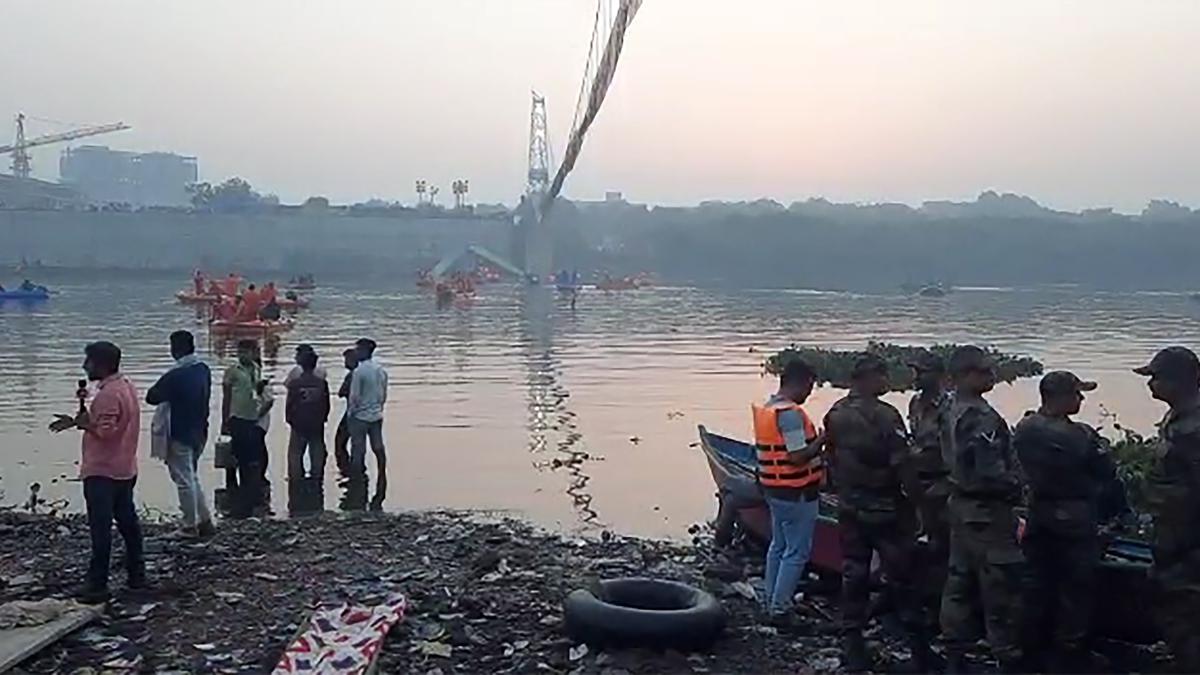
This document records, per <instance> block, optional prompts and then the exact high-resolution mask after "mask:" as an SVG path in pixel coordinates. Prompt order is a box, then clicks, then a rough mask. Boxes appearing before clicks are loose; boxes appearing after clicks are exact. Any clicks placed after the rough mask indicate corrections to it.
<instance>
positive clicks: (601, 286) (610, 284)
mask: <svg viewBox="0 0 1200 675" xmlns="http://www.w3.org/2000/svg"><path fill="white" fill-rule="evenodd" d="M596 289H597V290H601V291H636V290H637V289H638V283H637V280H635V279H631V278H629V277H625V278H623V279H604V280H602V281H600V282H599V283H597V284H596Z"/></svg>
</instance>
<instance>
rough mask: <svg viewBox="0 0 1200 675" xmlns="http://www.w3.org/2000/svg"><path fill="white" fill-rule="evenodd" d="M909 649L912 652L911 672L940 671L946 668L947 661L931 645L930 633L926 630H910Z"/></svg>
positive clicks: (909, 665) (909, 667) (909, 668)
mask: <svg viewBox="0 0 1200 675" xmlns="http://www.w3.org/2000/svg"><path fill="white" fill-rule="evenodd" d="M908 649H909V651H910V652H912V660H911V661H910V662H909V664H908V670H909V671H910V672H913V673H940V672H942V671H943V670H944V669H945V668H946V662H945V661H944V660H943V659H942V658H941V657H940V656H938V655H937V653H935V652H934V651H933V649H931V648H930V647H929V635H928V634H927V633H925V631H924V630H913V631H909V637H908Z"/></svg>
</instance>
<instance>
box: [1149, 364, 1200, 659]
mask: <svg viewBox="0 0 1200 675" xmlns="http://www.w3.org/2000/svg"><path fill="white" fill-rule="evenodd" d="M1134 372H1136V373H1138V374H1139V375H1147V376H1149V377H1150V383H1149V385H1150V393H1151V395H1153V396H1154V398H1156V399H1158V400H1160V401H1163V402H1164V403H1166V404H1167V405H1169V406H1170V407H1171V409H1170V410H1169V411H1168V412H1167V415H1166V417H1164V418H1163V420H1162V422H1160V423H1159V425H1158V448H1157V455H1158V458H1157V461H1156V462H1155V465H1154V469H1153V470H1152V471H1151V472H1150V476H1149V479H1148V481H1147V483H1148V484H1147V489H1146V501H1147V504H1148V506H1149V510H1150V512H1151V513H1152V514H1153V516H1154V540H1153V547H1154V567H1153V568H1152V574H1153V578H1154V580H1155V582H1156V584H1157V586H1158V590H1159V597H1158V598H1156V601H1155V607H1156V609H1157V613H1158V619H1159V623H1160V624H1161V629H1162V631H1163V634H1164V635H1165V636H1166V638H1167V643H1168V644H1169V645H1170V646H1171V651H1172V653H1173V654H1174V655H1175V664H1176V668H1177V669H1178V670H1180V671H1183V672H1193V673H1194V672H1200V628H1198V626H1200V359H1197V358H1196V355H1195V354H1194V353H1193V352H1192V351H1191V350H1190V349H1187V348H1186V347H1168V348H1166V349H1164V350H1162V351H1160V352H1159V353H1158V354H1155V356H1154V358H1153V359H1152V360H1151V361H1150V363H1149V364H1147V365H1146V366H1143V367H1141V368H1138V369H1137V370H1135V371H1134Z"/></svg>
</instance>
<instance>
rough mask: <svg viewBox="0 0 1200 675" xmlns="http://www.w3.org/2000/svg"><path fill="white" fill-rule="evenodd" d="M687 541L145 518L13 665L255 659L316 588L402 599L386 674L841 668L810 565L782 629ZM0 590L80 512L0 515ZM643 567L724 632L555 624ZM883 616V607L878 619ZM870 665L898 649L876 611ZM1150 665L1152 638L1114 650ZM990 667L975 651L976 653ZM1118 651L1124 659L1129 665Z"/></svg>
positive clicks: (62, 556) (46, 592)
mask: <svg viewBox="0 0 1200 675" xmlns="http://www.w3.org/2000/svg"><path fill="white" fill-rule="evenodd" d="M693 531H694V532H695V536H694V538H693V540H692V542H691V543H676V542H664V541H654V540H646V539H637V538H630V537H621V536H616V535H610V534H609V533H604V535H603V536H601V537H598V538H595V539H580V538H576V537H574V536H570V535H561V534H556V533H551V532H547V531H544V530H540V529H537V528H535V527H533V526H531V525H528V524H526V523H524V522H521V521H515V520H511V519H501V518H495V517H489V516H484V515H479V514H466V513H453V512H413V513H402V514H396V515H386V514H378V515H356V516H346V515H337V514H324V515H321V516H317V517H312V518H304V519H292V520H270V521H257V520H251V521H244V522H225V523H223V524H222V526H221V528H220V531H219V533H218V535H217V536H216V537H215V538H214V539H212V540H211V541H208V542H205V543H187V542H182V541H177V540H173V539H171V538H170V537H169V536H168V534H169V533H170V527H169V526H167V525H160V524H153V523H151V524H147V525H146V543H147V563H148V568H149V572H150V575H151V578H152V587H151V589H149V590H147V591H140V592H133V591H127V590H126V589H124V573H123V570H122V569H120V562H119V560H120V553H119V552H120V546H119V545H118V546H117V550H116V551H114V570H113V578H112V590H113V592H114V599H113V600H112V601H111V602H110V603H109V606H108V608H107V611H106V613H105V615H104V617H103V619H102V620H101V621H99V622H97V623H94V624H92V625H91V626H89V627H87V628H84V629H82V630H80V631H78V632H76V633H75V634H73V635H71V636H69V637H67V638H65V639H63V640H61V641H59V642H58V643H56V644H54V645H52V646H51V647H49V648H47V649H45V650H43V651H42V652H41V653H40V654H38V655H37V656H35V657H34V658H32V659H30V660H28V661H26V662H25V663H23V664H22V666H21V667H22V668H23V669H24V670H25V671H27V672H29V673H51V672H56V673H57V672H66V673H72V672H80V673H89V672H98V671H141V672H155V671H187V672H225V673H252V672H267V671H269V670H270V669H271V668H272V667H273V666H274V664H275V663H276V661H277V660H278V659H279V656H280V654H281V652H282V650H283V648H284V646H285V645H286V643H287V642H288V641H289V640H290V639H291V637H292V636H293V635H294V634H295V632H296V630H297V628H298V626H299V625H300V623H301V622H302V621H303V620H304V619H305V617H307V615H308V613H309V611H310V610H311V609H312V608H313V607H315V606H316V605H317V604H318V603H331V602H332V603H336V602H341V601H345V600H349V601H353V602H355V603H359V604H375V603H377V602H380V601H382V599H383V598H385V597H387V596H388V595H389V594H391V593H393V592H396V591H400V592H402V593H404V594H405V595H406V596H407V598H408V601H409V610H408V612H407V614H406V616H405V618H404V620H403V621H402V622H401V623H400V624H399V625H398V626H397V627H396V628H395V629H394V630H393V631H392V633H391V634H390V635H389V637H388V639H387V641H386V642H385V645H384V650H383V653H382V655H381V657H380V660H379V669H380V672H392V673H443V674H448V673H478V672H490V673H507V672H546V673H603V674H605V675H620V673H659V672H671V673H708V672H714V673H716V672H744V673H750V672H753V673H763V672H831V671H837V670H840V668H841V663H840V658H839V656H840V652H839V648H838V645H839V641H838V637H837V623H836V617H837V614H838V610H837V607H836V602H835V600H834V597H835V596H833V595H830V594H829V593H830V592H832V591H834V590H835V588H834V587H833V586H832V585H831V584H828V583H826V582H827V581H828V580H825V581H822V580H818V579H816V578H812V579H810V588H811V589H812V591H813V592H812V593H810V594H809V595H808V596H807V597H806V598H805V601H804V602H803V603H801V604H800V605H799V607H798V611H799V614H800V616H799V619H800V620H799V621H798V623H797V626H796V627H795V629H794V630H792V631H790V632H789V633H788V634H786V635H785V634H781V633H779V632H778V631H777V630H776V629H775V628H773V627H770V626H767V625H764V624H763V623H762V617H761V616H760V614H759V612H758V609H757V604H756V603H755V602H754V601H753V600H752V599H751V598H752V597H753V591H752V588H753V584H754V583H755V582H756V581H757V577H760V576H761V572H762V567H761V556H760V554H759V553H758V552H755V551H752V550H737V551H725V550H718V549H716V548H714V547H713V545H712V542H711V539H710V538H709V537H708V534H707V532H706V528H704V527H700V526H698V527H695V528H693ZM0 542H3V546H0V602H6V601H9V600H16V599H38V598H44V597H52V596H66V595H69V594H70V593H72V592H73V591H74V590H75V589H76V588H77V584H78V583H79V580H80V579H81V578H82V575H83V571H84V569H85V567H86V564H87V556H88V542H87V528H86V525H85V523H84V522H83V520H82V518H80V517H78V516H68V517H65V518H58V517H49V516H40V515H27V514H22V513H17V512H13V511H8V512H3V513H0ZM623 576H652V577H660V578H666V579H674V580H679V581H684V582H687V583H691V584H694V585H697V586H700V587H702V588H705V589H707V590H709V591H710V592H712V593H713V594H715V595H716V596H717V597H718V598H720V599H721V601H722V604H723V605H724V607H725V610H726V612H727V614H728V624H727V628H726V630H725V633H724V635H723V637H722V638H721V639H719V640H718V641H717V642H716V643H715V644H714V645H713V646H712V647H711V648H709V649H707V650H705V651H703V652H699V653H691V654H685V653H679V652H673V651H653V650H610V651H597V650H588V649H584V648H582V647H581V646H580V645H578V644H575V643H573V642H572V641H571V640H570V639H568V638H567V637H566V635H565V633H564V631H563V625H562V600H563V599H564V598H565V597H566V595H567V594H568V593H569V592H570V591H572V590H574V589H577V588H583V587H588V586H589V585H590V584H591V583H592V582H593V581H595V580H597V579H607V578H614V577H623ZM881 623H882V624H883V625H884V626H886V625H887V624H888V623H889V622H887V621H883V622H881ZM870 644H871V647H872V650H873V652H874V654H875V657H876V663H877V667H879V668H880V669H881V670H887V669H892V668H895V667H896V666H898V665H900V664H901V662H902V661H903V660H904V659H905V658H906V656H907V654H906V653H905V650H904V649H903V648H901V647H900V646H899V642H898V641H897V640H896V639H894V636H893V634H892V633H890V632H889V631H888V630H886V628H884V627H879V626H876V627H874V628H873V629H872V631H871V632H870ZM1128 656H1129V657H1130V658H1133V659H1135V660H1136V667H1137V669H1138V670H1141V671H1143V672H1145V671H1146V670H1155V669H1156V668H1155V667H1154V662H1155V661H1156V660H1158V659H1159V658H1161V651H1160V650H1149V651H1144V652H1139V653H1132V652H1131V653H1129V654H1128ZM977 665H978V666H979V667H980V669H981V670H988V669H990V668H989V664H986V663H985V660H984V659H983V658H982V657H981V658H980V660H979V663H978V664H977ZM1130 665H1133V664H1132V663H1131V664H1130Z"/></svg>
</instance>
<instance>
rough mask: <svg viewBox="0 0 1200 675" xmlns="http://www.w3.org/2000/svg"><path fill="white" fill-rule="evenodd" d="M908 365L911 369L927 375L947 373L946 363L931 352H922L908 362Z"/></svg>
mask: <svg viewBox="0 0 1200 675" xmlns="http://www.w3.org/2000/svg"><path fill="white" fill-rule="evenodd" d="M908 365H909V367H911V368H914V369H916V370H919V371H921V372H926V373H944V372H946V362H945V361H943V360H942V357H940V356H938V355H937V354H934V353H933V352H931V351H921V352H920V353H918V354H916V355H915V356H913V357H912V358H910V359H909V360H908Z"/></svg>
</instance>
